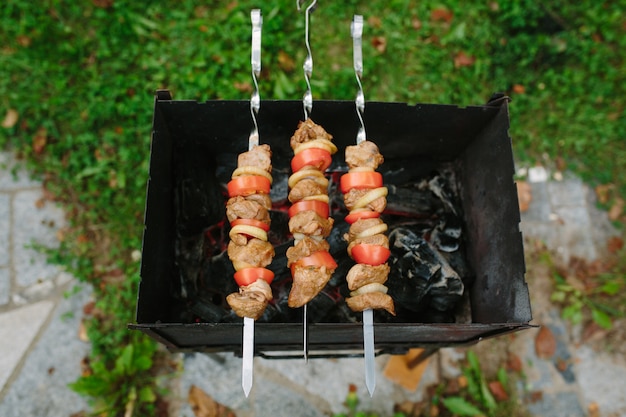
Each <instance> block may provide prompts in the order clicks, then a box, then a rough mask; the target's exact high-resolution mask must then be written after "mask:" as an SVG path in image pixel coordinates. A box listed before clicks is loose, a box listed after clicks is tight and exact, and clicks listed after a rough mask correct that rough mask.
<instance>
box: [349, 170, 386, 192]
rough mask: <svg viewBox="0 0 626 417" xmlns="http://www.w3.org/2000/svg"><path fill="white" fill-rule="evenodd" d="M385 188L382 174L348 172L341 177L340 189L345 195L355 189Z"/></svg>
mask: <svg viewBox="0 0 626 417" xmlns="http://www.w3.org/2000/svg"><path fill="white" fill-rule="evenodd" d="M382 186H383V176H382V174H381V173H380V172H375V171H364V172H348V173H347V174H343V175H342V176H341V181H340V188H341V192H342V193H343V194H345V193H347V192H348V191H350V190H351V189H353V188H358V189H363V188H378V187H382Z"/></svg>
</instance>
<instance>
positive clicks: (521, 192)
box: [516, 181, 533, 213]
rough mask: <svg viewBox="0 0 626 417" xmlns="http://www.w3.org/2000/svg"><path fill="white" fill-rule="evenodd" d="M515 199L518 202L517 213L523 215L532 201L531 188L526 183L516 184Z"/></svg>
mask: <svg viewBox="0 0 626 417" xmlns="http://www.w3.org/2000/svg"><path fill="white" fill-rule="evenodd" d="M516 185H517V199H518V201H519V211H520V212H521V213H524V212H526V211H528V209H529V208H530V203H531V202H532V201H533V193H532V187H531V185H530V184H529V183H527V182H526V181H519V182H517V184H516Z"/></svg>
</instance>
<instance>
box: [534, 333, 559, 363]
mask: <svg viewBox="0 0 626 417" xmlns="http://www.w3.org/2000/svg"><path fill="white" fill-rule="evenodd" d="M555 352H556V339H555V337H554V334H553V333H552V330H550V328H549V327H547V326H541V329H539V333H537V337H536V338H535V353H537V356H538V357H539V358H541V359H550V358H551V357H552V356H554V353H555Z"/></svg>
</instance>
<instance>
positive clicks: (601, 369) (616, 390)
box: [573, 346, 626, 417]
mask: <svg viewBox="0 0 626 417" xmlns="http://www.w3.org/2000/svg"><path fill="white" fill-rule="evenodd" d="M574 356H575V358H576V360H574V361H573V362H574V370H575V372H576V375H577V376H578V383H579V384H580V387H581V391H582V394H583V399H584V402H585V405H586V406H587V407H588V406H589V404H591V403H594V402H595V403H596V404H597V405H598V406H599V408H600V415H602V416H615V417H626V391H625V389H624V381H626V359H624V358H623V357H615V356H609V355H608V354H606V353H604V352H595V351H594V350H593V349H592V348H590V347H588V346H581V347H580V348H578V349H576V350H575V351H574Z"/></svg>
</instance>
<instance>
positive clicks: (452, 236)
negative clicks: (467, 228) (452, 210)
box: [430, 216, 461, 252]
mask: <svg viewBox="0 0 626 417" xmlns="http://www.w3.org/2000/svg"><path fill="white" fill-rule="evenodd" d="M460 239H461V220H460V219H459V218H458V217H456V216H445V217H443V218H442V219H441V220H440V221H439V223H438V224H437V226H435V228H434V229H433V230H432V233H431V237H430V242H431V243H432V244H433V245H435V246H436V247H437V249H439V250H440V251H443V252H455V251H457V250H458V249H459V245H460Z"/></svg>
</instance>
